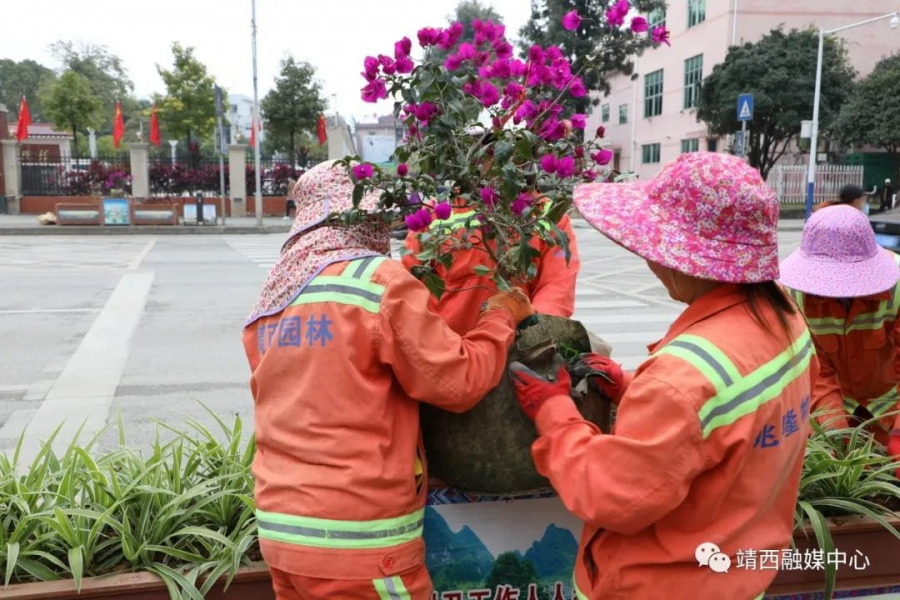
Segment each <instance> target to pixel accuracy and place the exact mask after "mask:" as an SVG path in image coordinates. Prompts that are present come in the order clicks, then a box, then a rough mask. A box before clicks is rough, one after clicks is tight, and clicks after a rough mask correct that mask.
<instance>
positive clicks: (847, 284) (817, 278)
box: [781, 205, 900, 298]
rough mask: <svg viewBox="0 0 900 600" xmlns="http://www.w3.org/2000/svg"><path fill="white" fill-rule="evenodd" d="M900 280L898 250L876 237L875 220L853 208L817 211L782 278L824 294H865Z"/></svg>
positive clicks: (797, 287)
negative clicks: (896, 252) (896, 257)
mask: <svg viewBox="0 0 900 600" xmlns="http://www.w3.org/2000/svg"><path fill="white" fill-rule="evenodd" d="M898 280H900V267H898V266H897V261H896V260H895V257H894V255H893V253H891V252H890V251H888V250H885V249H884V248H882V247H881V246H879V245H878V243H877V242H876V241H875V231H874V230H873V229H872V224H871V223H870V222H869V219H867V218H866V216H865V215H864V214H862V213H861V212H860V211H859V210H857V209H855V208H853V207H852V206H846V205H838V206H830V207H828V208H825V209H823V210H820V211H818V212H816V213H815V214H814V215H813V216H812V217H810V219H809V221H807V222H806V226H805V227H804V228H803V241H802V242H801V244H800V248H799V249H798V250H797V251H796V252H794V253H793V254H791V255H790V256H789V257H788V258H787V259H785V261H784V262H783V263H782V264H781V282H782V283H783V284H784V285H786V286H787V287H789V288H791V289H795V290H798V291H800V292H804V293H806V294H812V295H814V296H822V297H824V298H859V297H862V296H871V295H873V294H878V293H880V292H884V291H887V290H889V289H892V288H893V287H894V286H896V285H897V281H898Z"/></svg>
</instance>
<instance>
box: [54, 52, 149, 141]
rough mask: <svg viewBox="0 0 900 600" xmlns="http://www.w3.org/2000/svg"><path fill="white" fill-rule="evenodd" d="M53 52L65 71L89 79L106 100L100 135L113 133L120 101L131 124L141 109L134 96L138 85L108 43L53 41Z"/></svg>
mask: <svg viewBox="0 0 900 600" xmlns="http://www.w3.org/2000/svg"><path fill="white" fill-rule="evenodd" d="M50 52H51V53H52V54H53V56H54V57H55V58H56V59H57V60H59V61H60V62H61V63H62V68H63V69H64V70H68V71H74V72H75V73H78V74H79V75H82V76H83V77H84V78H85V79H87V81H88V84H89V85H90V87H91V91H93V93H94V95H95V96H97V97H98V98H99V99H100V101H101V102H102V113H101V114H102V118H101V119H100V121H99V123H98V133H99V134H100V135H105V134H107V133H112V128H113V118H114V116H115V108H116V102H121V104H122V115H123V117H124V118H125V122H126V125H127V123H128V120H129V119H130V117H131V116H132V115H134V114H135V113H136V112H137V111H138V100H137V99H136V98H135V97H134V95H133V91H134V84H133V83H132V81H131V79H130V78H129V77H128V70H127V69H126V68H125V65H124V63H123V62H122V59H121V58H119V57H118V56H116V55H115V54H113V53H111V52H110V51H109V50H108V49H107V48H106V47H105V46H95V45H93V44H83V43H82V44H75V43H74V42H69V41H59V42H56V43H55V44H51V45H50Z"/></svg>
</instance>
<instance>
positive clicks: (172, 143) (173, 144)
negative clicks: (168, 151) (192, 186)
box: [169, 140, 178, 167]
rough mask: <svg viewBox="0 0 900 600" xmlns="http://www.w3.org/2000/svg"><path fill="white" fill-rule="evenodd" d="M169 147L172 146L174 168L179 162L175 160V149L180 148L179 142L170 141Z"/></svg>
mask: <svg viewBox="0 0 900 600" xmlns="http://www.w3.org/2000/svg"><path fill="white" fill-rule="evenodd" d="M169 145H170V146H172V166H173V167H174V166H175V163H176V162H177V160H176V158H175V148H176V146H178V140H169Z"/></svg>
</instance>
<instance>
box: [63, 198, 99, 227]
mask: <svg viewBox="0 0 900 600" xmlns="http://www.w3.org/2000/svg"><path fill="white" fill-rule="evenodd" d="M55 208H56V218H57V222H58V223H59V224H60V225H100V224H101V223H102V222H103V211H102V210H101V209H100V203H99V202H96V203H92V204H86V203H83V202H81V203H77V204H76V203H59V204H57V205H56V207H55Z"/></svg>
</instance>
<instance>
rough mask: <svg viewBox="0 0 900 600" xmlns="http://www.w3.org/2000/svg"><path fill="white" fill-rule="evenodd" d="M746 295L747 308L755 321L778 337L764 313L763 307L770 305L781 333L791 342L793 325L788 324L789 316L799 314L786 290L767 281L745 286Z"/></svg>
mask: <svg viewBox="0 0 900 600" xmlns="http://www.w3.org/2000/svg"><path fill="white" fill-rule="evenodd" d="M743 287H744V293H745V294H746V297H747V308H748V310H749V311H750V314H751V315H753V319H754V320H755V321H756V322H757V323H759V324H760V326H762V328H763V329H765V330H766V331H768V332H769V333H771V334H772V335H776V332H775V330H774V329H773V328H772V324H771V323H770V319H769V318H767V316H766V313H765V312H764V311H763V308H762V307H763V305H764V304H768V305H769V306H770V307H771V308H772V312H773V313H774V314H775V318H776V319H777V320H778V326H779V329H780V330H781V333H783V334H784V337H785V338H786V339H787V341H791V339H792V338H793V336H792V335H791V325H790V323H788V315H795V314H797V307H796V305H795V304H794V302H793V301H792V300H791V299H790V298H788V296H787V294H786V293H785V292H784V290H783V289H782V288H781V287H780V286H779V285H778V284H777V283H776V282H774V281H765V282H763V283H748V284H746V285H744V286H743Z"/></svg>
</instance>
